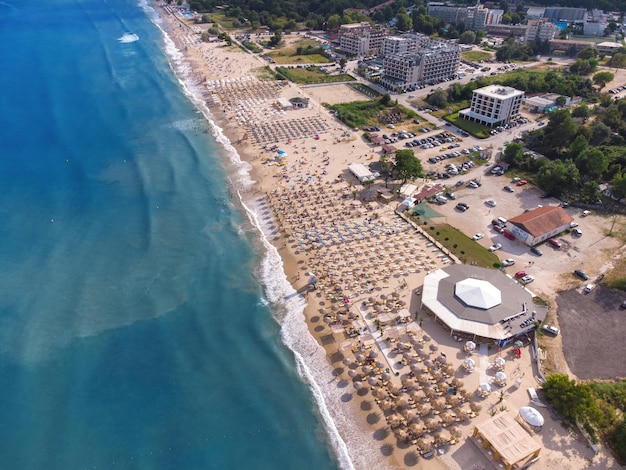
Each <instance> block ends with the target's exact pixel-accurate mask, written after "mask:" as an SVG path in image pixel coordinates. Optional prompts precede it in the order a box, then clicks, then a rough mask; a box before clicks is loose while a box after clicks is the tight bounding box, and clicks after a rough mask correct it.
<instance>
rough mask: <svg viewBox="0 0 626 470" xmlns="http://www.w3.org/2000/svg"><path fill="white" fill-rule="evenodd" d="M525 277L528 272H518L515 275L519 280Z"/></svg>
mask: <svg viewBox="0 0 626 470" xmlns="http://www.w3.org/2000/svg"><path fill="white" fill-rule="evenodd" d="M524 276H526V271H517V272H516V273H515V277H516V278H517V279H521V278H522V277H524Z"/></svg>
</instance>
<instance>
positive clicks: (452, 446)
mask: <svg viewBox="0 0 626 470" xmlns="http://www.w3.org/2000/svg"><path fill="white" fill-rule="evenodd" d="M156 8H157V11H158V12H159V13H160V14H161V16H162V17H163V19H164V20H165V22H164V24H163V26H164V27H165V29H166V32H167V33H168V34H169V35H170V37H171V38H172V39H173V40H174V41H175V43H176V45H177V47H178V48H179V49H180V50H181V51H182V52H183V53H184V54H185V57H186V60H187V61H188V63H189V64H190V65H191V66H192V68H193V76H194V79H195V80H197V82H198V83H199V84H201V85H202V86H203V89H204V90H205V91H204V96H203V99H205V100H206V102H207V106H209V109H210V112H211V115H212V116H213V118H214V119H215V120H216V122H217V123H218V124H219V126H220V127H221V128H222V129H223V131H224V134H225V135H226V136H227V137H228V139H229V140H230V142H231V143H232V145H233V146H234V147H235V148H236V150H237V152H238V153H239V155H240V157H241V159H242V160H244V161H246V162H248V163H249V164H250V165H251V166H252V170H251V173H250V177H251V179H252V180H254V181H255V184H254V186H252V187H250V188H247V189H246V192H245V194H244V197H245V198H247V199H248V200H249V201H251V206H252V207H254V208H255V210H257V211H258V212H259V213H261V214H263V215H264V216H263V217H262V218H261V224H262V227H263V230H264V233H265V235H266V237H267V238H268V239H269V240H270V241H271V243H272V244H273V245H274V247H275V248H276V249H277V250H278V252H279V253H280V255H281V257H282V260H283V266H284V269H285V273H286V275H287V278H288V280H289V281H290V282H291V283H292V285H293V287H294V289H295V290H296V291H297V292H298V293H299V294H300V296H301V297H302V299H303V301H304V302H305V303H306V308H305V312H304V315H305V319H306V322H307V328H308V331H309V332H310V334H311V336H312V337H313V338H315V340H316V341H317V343H318V345H319V348H323V350H324V353H325V356H326V358H327V362H328V365H329V367H330V369H331V370H332V375H331V376H329V377H327V384H325V385H327V386H328V387H329V388H331V389H332V390H331V391H330V392H329V393H331V394H332V395H333V396H335V397H336V398H337V400H339V401H341V402H342V403H343V405H344V406H345V408H346V410H349V411H348V413H349V414H350V416H352V417H353V418H354V419H353V420H352V421H350V423H351V424H350V425H354V423H356V425H357V426H358V427H359V432H360V433H361V434H360V435H366V436H368V438H369V442H366V443H357V442H355V441H356V439H354V438H353V439H352V440H351V433H352V432H353V429H351V428H349V427H348V425H345V424H341V423H338V424H337V427H338V430H339V433H340V434H341V436H342V438H343V439H344V440H345V441H346V443H347V447H348V451H349V452H350V456H351V458H352V460H353V463H354V466H355V468H373V467H371V466H370V465H368V461H367V460H366V458H364V456H363V455H362V456H358V455H355V454H354V452H356V450H357V447H358V446H361V447H362V448H365V447H367V448H369V451H370V453H371V454H369V455H375V456H376V461H377V462H378V461H379V462H381V464H380V465H379V464H377V465H376V468H415V469H437V468H442V469H444V468H451V469H474V468H479V469H481V468H497V467H495V466H494V465H493V463H492V461H491V460H490V459H489V456H488V455H485V454H483V452H482V451H481V450H480V448H479V447H478V446H477V445H475V444H474V442H472V440H471V438H470V435H471V434H472V431H473V429H474V426H475V424H477V423H480V422H482V421H485V420H486V419H488V418H489V417H490V415H491V414H492V413H497V412H501V411H508V412H510V413H511V414H512V415H516V414H517V411H518V410H519V408H520V407H522V406H527V405H528V404H529V403H530V399H529V395H528V393H527V389H528V388H531V387H533V388H538V387H540V382H539V381H538V371H537V369H536V365H535V362H534V361H533V360H532V359H533V358H532V355H533V352H532V343H531V342H529V341H525V342H524V343H523V345H522V346H521V347H520V350H521V357H520V358H517V357H515V356H514V355H513V353H512V349H511V348H508V349H505V350H503V351H498V349H497V348H493V347H488V345H487V344H480V345H476V344H474V345H473V346H472V344H468V343H467V342H466V339H462V338H457V337H455V336H454V335H450V333H449V332H446V331H445V330H444V329H443V328H442V327H441V325H439V324H437V323H436V321H435V319H434V317H432V316H429V315H427V314H425V313H422V312H421V310H420V293H421V286H422V284H423V279H424V277H425V276H426V275H427V274H428V273H430V272H433V271H435V270H437V269H439V268H442V267H445V266H446V265H449V264H452V263H454V262H455V260H454V259H451V258H450V257H449V256H447V255H445V254H444V253H443V252H442V251H441V250H440V249H439V248H438V247H437V246H436V245H435V244H434V243H433V241H432V240H430V239H429V238H428V237H427V236H426V235H424V234H422V232H421V231H420V230H419V228H418V227H415V226H413V225H411V224H410V223H409V222H408V221H406V220H404V219H403V218H402V217H401V216H400V215H398V214H397V213H396V212H395V209H396V207H397V205H398V203H399V202H400V201H399V200H398V199H397V198H393V197H391V198H389V202H384V201H385V198H383V199H381V198H380V197H377V196H378V194H382V195H383V196H385V195H386V193H385V191H384V188H379V189H380V190H381V192H380V193H378V194H377V193H376V192H374V193H375V194H374V195H373V196H372V197H371V198H369V199H368V200H364V199H363V198H364V193H363V192H362V190H363V189H364V188H363V187H362V186H361V185H359V183H358V181H357V180H356V179H355V178H354V177H353V176H352V175H351V174H350V173H349V171H348V167H347V165H348V164H349V163H364V164H367V163H370V162H371V161H376V160H378V159H379V155H377V154H376V153H375V152H374V151H373V149H372V148H371V147H370V146H369V145H368V144H367V143H366V142H365V141H364V140H363V139H362V138H360V137H359V138H356V137H355V136H354V135H353V133H352V131H351V130H350V129H348V128H346V127H345V126H344V125H343V124H341V123H340V122H339V121H337V120H336V119H335V118H334V117H333V116H332V115H331V114H329V113H328V111H327V110H326V109H324V108H323V107H321V106H320V103H321V102H329V103H335V102H340V101H345V100H351V99H356V98H358V93H356V92H355V91H353V90H352V89H350V88H348V87H347V86H346V85H330V86H327V87H312V88H306V87H305V88H299V87H297V86H295V85H294V84H292V83H288V82H276V81H271V80H261V79H259V78H258V77H259V76H260V75H261V74H262V72H263V67H264V66H265V65H266V62H265V61H263V60H262V59H261V58H259V57H257V56H255V55H254V54H249V53H246V52H244V51H242V50H241V49H240V48H239V47H237V46H230V47H228V46H225V45H224V44H222V43H202V42H200V36H199V32H200V31H202V30H204V29H205V27H204V26H200V25H194V24H192V23H187V22H186V20H184V19H183V18H182V17H180V16H178V15H177V14H176V13H175V11H174V10H173V9H171V8H170V7H156ZM278 98H286V99H293V98H299V99H303V100H307V99H308V106H307V107H305V108H302V109H293V110H285V109H282V108H281V107H280V106H278V105H277V102H278ZM279 151H280V152H279ZM428 183H429V182H428V181H427V180H423V181H420V182H419V184H420V185H425V184H428ZM499 373H503V374H504V375H505V378H504V379H501V378H499V377H502V375H499ZM481 384H489V389H490V391H481V389H480V386H481ZM540 412H541V414H542V415H543V417H544V418H545V425H544V427H543V429H542V430H541V431H540V432H534V431H531V435H532V436H533V439H535V440H536V441H537V442H539V443H540V444H541V446H542V447H543V449H542V451H541V460H540V461H539V462H537V463H536V464H534V468H556V467H557V466H561V465H563V463H564V462H565V461H567V465H568V466H569V467H571V468H572V469H582V468H611V467H613V466H614V465H615V463H614V462H613V460H612V459H611V458H610V457H608V456H607V455H606V454H605V453H600V454H598V455H595V456H594V453H593V451H592V450H591V449H590V448H589V447H588V445H587V444H586V442H584V441H579V440H578V438H577V437H576V436H577V435H576V434H574V433H571V432H569V431H568V430H566V429H564V428H563V426H562V425H561V424H560V422H559V421H558V420H555V419H554V418H553V417H552V415H551V414H550V413H549V412H548V410H547V409H546V408H541V409H540ZM428 451H432V454H433V455H427V456H423V455H422V454H424V453H427V452H428ZM364 455H365V454H364ZM592 459H593V460H592Z"/></svg>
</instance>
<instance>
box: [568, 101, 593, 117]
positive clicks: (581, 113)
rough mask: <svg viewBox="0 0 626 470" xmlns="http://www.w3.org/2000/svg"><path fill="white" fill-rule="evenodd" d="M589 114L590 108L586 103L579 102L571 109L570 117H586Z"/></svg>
mask: <svg viewBox="0 0 626 470" xmlns="http://www.w3.org/2000/svg"><path fill="white" fill-rule="evenodd" d="M589 116H591V110H590V109H589V106H587V105H586V104H581V105H580V106H577V107H575V108H574V109H573V110H572V117H577V118H586V117H589Z"/></svg>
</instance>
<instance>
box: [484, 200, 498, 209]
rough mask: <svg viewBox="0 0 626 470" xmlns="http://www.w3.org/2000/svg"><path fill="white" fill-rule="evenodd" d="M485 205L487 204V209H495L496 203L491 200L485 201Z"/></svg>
mask: <svg viewBox="0 0 626 470" xmlns="http://www.w3.org/2000/svg"><path fill="white" fill-rule="evenodd" d="M485 204H487V205H488V206H489V207H496V201H494V200H493V199H487V200H486V201H485Z"/></svg>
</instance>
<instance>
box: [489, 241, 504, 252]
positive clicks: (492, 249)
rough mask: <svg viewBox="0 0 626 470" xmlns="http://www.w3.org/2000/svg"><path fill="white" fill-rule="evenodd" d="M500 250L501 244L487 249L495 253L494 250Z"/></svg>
mask: <svg viewBox="0 0 626 470" xmlns="http://www.w3.org/2000/svg"><path fill="white" fill-rule="evenodd" d="M500 248H502V243H496V244H494V245H491V246H490V247H489V251H496V250H499V249H500Z"/></svg>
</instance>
